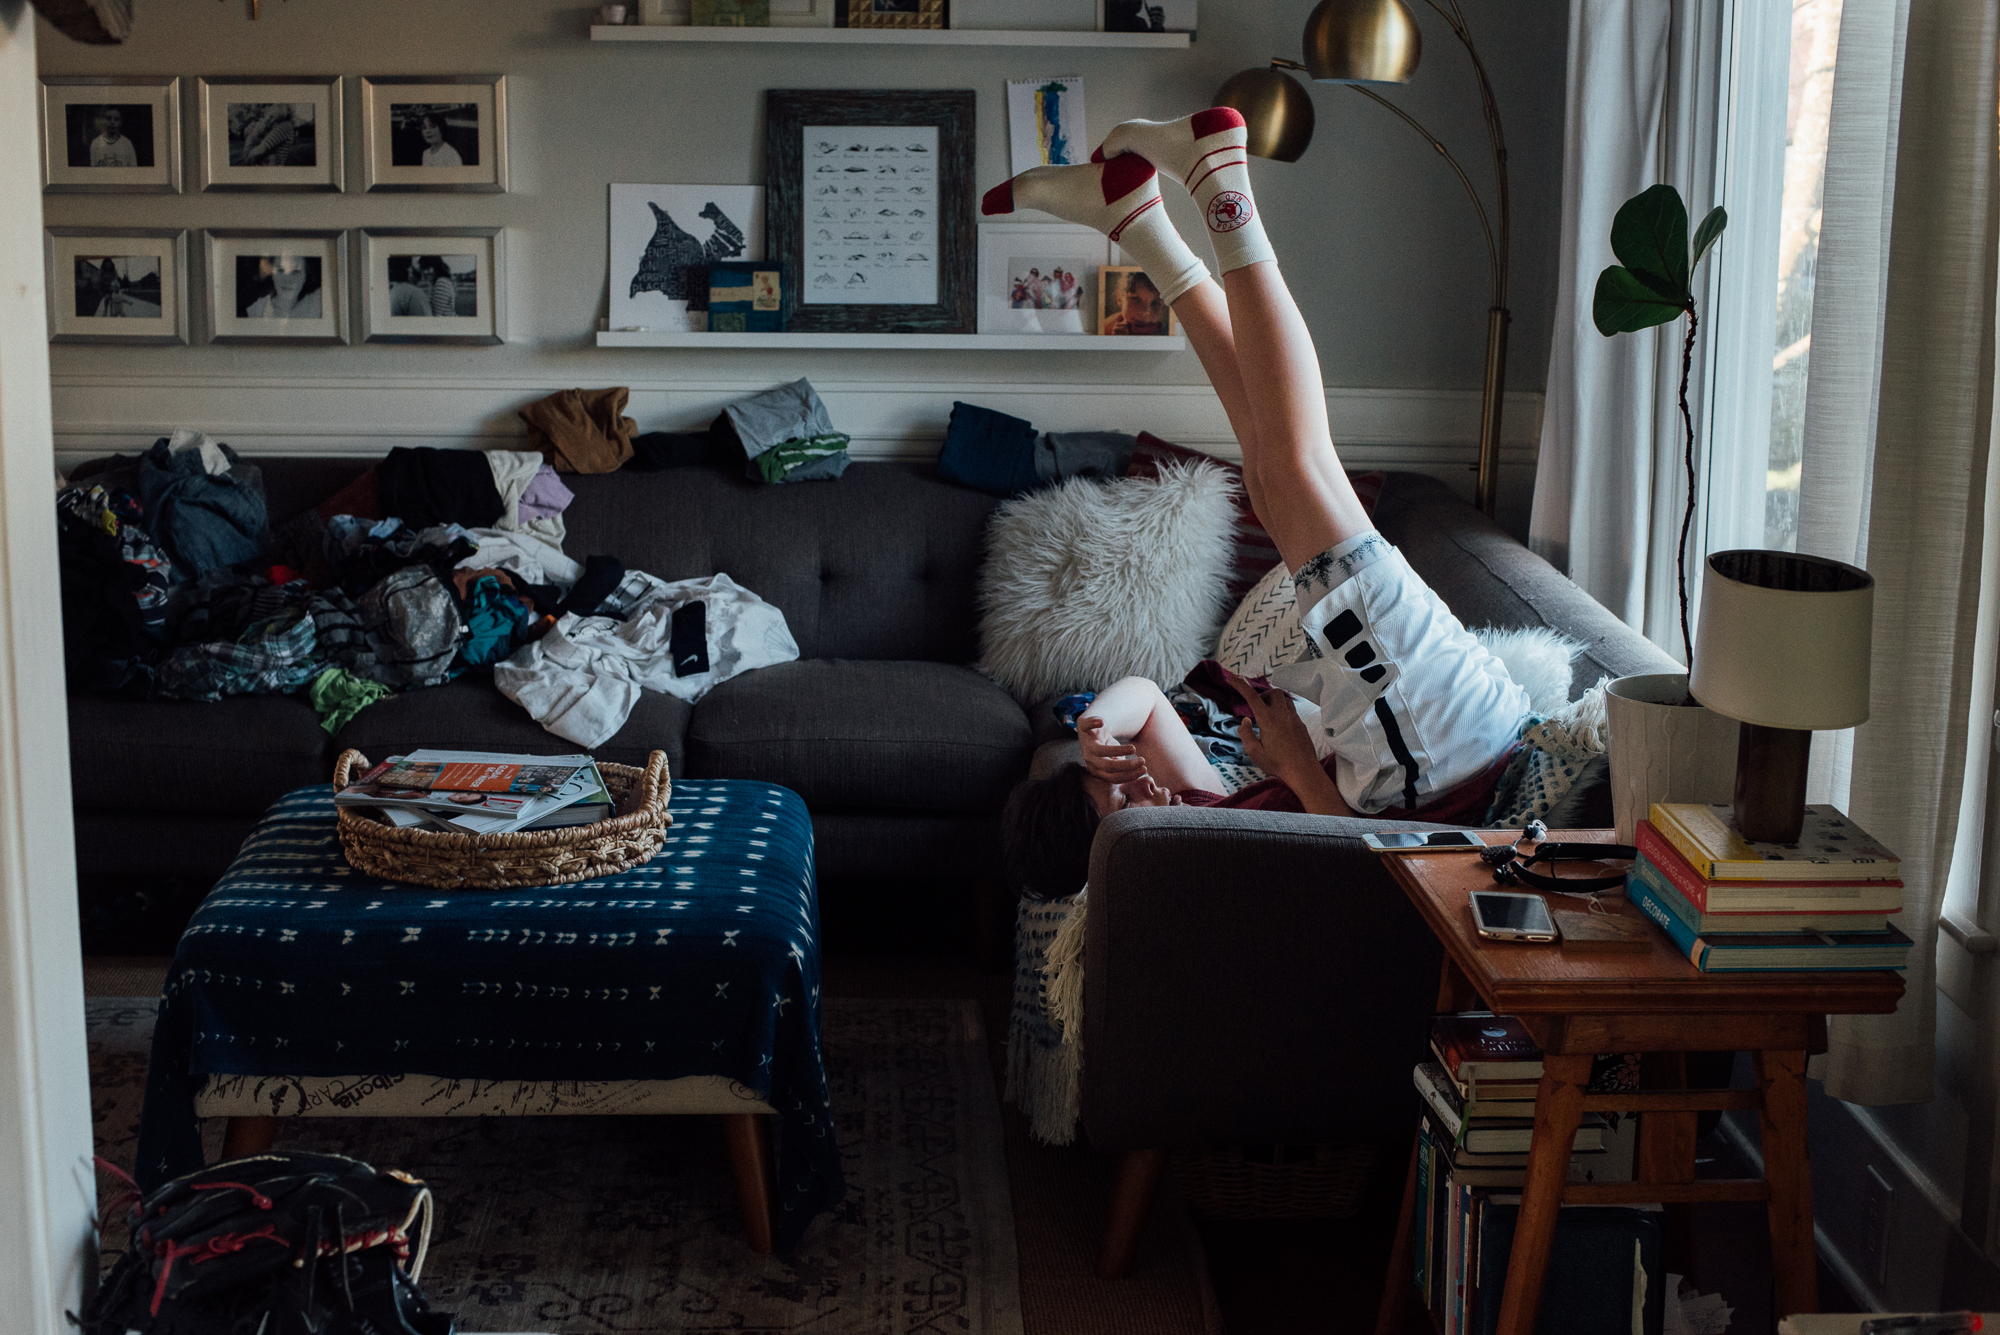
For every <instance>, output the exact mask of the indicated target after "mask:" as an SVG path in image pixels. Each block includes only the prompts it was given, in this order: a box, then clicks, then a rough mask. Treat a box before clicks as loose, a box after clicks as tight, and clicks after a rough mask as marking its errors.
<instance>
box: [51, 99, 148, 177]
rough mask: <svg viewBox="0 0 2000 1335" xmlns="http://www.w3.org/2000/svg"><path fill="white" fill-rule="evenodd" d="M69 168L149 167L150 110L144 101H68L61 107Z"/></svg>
mask: <svg viewBox="0 0 2000 1335" xmlns="http://www.w3.org/2000/svg"><path fill="white" fill-rule="evenodd" d="M63 114H64V116H65V118H66V120H67V123H68V127H69V144H68V149H69V165H70V166H72V167H96V168H102V167H113V168H128V167H150V166H152V165H153V108H152V106H151V104H149V103H146V102H72V103H70V104H69V105H68V106H66V107H64V108H63Z"/></svg>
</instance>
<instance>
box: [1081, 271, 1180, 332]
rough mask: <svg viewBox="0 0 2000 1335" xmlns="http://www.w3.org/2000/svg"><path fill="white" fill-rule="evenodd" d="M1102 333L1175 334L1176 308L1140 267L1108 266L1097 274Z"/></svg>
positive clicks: (1098, 327) (1099, 330) (1099, 322)
mask: <svg viewBox="0 0 2000 1335" xmlns="http://www.w3.org/2000/svg"><path fill="white" fill-rule="evenodd" d="M1097 292H1098V303H1099V305H1098V326H1097V332H1098V333H1100V334H1133V335H1152V334H1171V333H1174V332H1176V328H1177V326H1176V323H1175V321H1174V312H1173V308H1172V307H1170V306H1168V305H1167V303H1166V302H1165V301H1164V300H1162V299H1161V297H1160V289H1159V287H1158V286H1157V285H1155V284H1154V282H1153V280H1152V279H1150V278H1148V277H1147V276H1146V271H1145V270H1144V269H1141V268H1140V267H1139V266H1138V265H1136V264H1107V265H1105V266H1104V267H1103V268H1101V269H1099V270H1098V271H1097Z"/></svg>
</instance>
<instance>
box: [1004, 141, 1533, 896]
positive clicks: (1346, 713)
mask: <svg viewBox="0 0 2000 1335" xmlns="http://www.w3.org/2000/svg"><path fill="white" fill-rule="evenodd" d="M1244 141H1245V134H1244V127H1243V118H1242V116H1241V115H1239V114H1238V113H1237V112H1235V111H1234V110H1232V109H1230V108H1228V107H1215V108H1212V109H1210V110H1208V111H1200V112H1196V113H1195V114H1194V115H1192V116H1188V117H1185V118H1183V119H1181V120H1178V121H1167V122H1157V121H1127V122H1126V123H1125V124H1123V125H1120V126H1119V127H1118V128H1117V129H1115V130H1113V131H1112V132H1111V134H1110V135H1109V137H1107V138H1106V139H1105V141H1104V146H1103V147H1102V148H1101V149H1099V150H1098V152H1097V153H1096V154H1094V155H1093V158H1092V161H1090V162H1088V163H1084V164H1080V165H1078V166H1074V167H1036V168H1034V169H1032V170H1030V171H1026V172H1023V173H1021V174H1020V175H1019V176H1016V177H1014V178H1013V179H1012V180H1011V181H1008V182H1005V183H1004V184H1002V185H1000V186H997V187H995V188H994V189H993V190H991V191H989V192H987V195H986V198H985V201H984V203H983V205H982V208H983V211H984V212H986V213H988V214H995V213H1010V212H1012V211H1013V210H1014V208H1015V207H1016V206H1017V204H1018V205H1021V206H1026V207H1031V208H1037V209H1042V210H1044V211H1046V212H1049V213H1053V214H1056V215H1057V216H1058V217H1061V218H1064V219H1066V220H1068V221H1070V222H1076V223H1083V224H1086V225H1089V226H1093V227H1096V228H1097V229H1098V230H1100V231H1102V232H1104V233H1105V234H1106V235H1107V236H1109V237H1110V238H1111V239H1112V240H1113V241H1116V242H1118V243H1119V244H1120V245H1121V246H1123V247H1124V248H1125V250H1126V252H1127V253H1128V254H1130V255H1131V256H1132V258H1133V261H1134V262H1135V263H1137V264H1139V265H1141V266H1142V267H1143V268H1144V269H1145V271H1146V273H1147V274H1148V275H1149V276H1150V277H1152V278H1154V279H1155V280H1157V285H1158V287H1159V290H1160V295H1161V297H1162V298H1163V299H1164V300H1165V301H1166V302H1167V303H1168V304H1169V305H1171V306H1172V307H1173V310H1174V314H1175V315H1176V316H1178V317H1179V319H1180V324H1181V329H1182V331H1183V332H1184V333H1185V334H1186V335H1187V339H1188V342H1189V343H1190V344H1191V345H1192V346H1193V348H1194V350H1195V353H1196V355H1197V356H1198V357H1200V358H1201V363H1202V368H1203V369H1204V370H1205V371H1207V373H1208V378H1209V382H1210V384H1212V385H1213V386H1214V388H1215V392H1216V395H1217V397H1219V398H1220V399H1221V400H1222V405H1223V408H1224V410H1225V411H1226V412H1227V413H1228V416H1229V423H1230V427H1231V429H1232V430H1233V431H1234V433H1235V435H1236V439H1237V442H1238V443H1239V444H1240V445H1241V447H1242V450H1243V481H1244V486H1245V488H1246V489H1247V490H1248V492H1249V494H1250V502H1251V505H1252V506H1253V507H1254V508H1255V509H1256V512H1257V516H1258V518H1259V519H1260V520H1261V521H1262V522H1263V524H1264V527H1265V528H1266V529H1267V530H1268V531H1269V532H1270V534H1271V536H1272V538H1273V539H1274V540H1275V541H1276V542H1277V545H1278V550H1279V553H1280V554H1281V555H1282V556H1283V557H1284V561H1285V565H1286V567H1287V568H1288V569H1289V570H1291V572H1292V577H1293V581H1294V583H1295V584H1296V586H1297V590H1298V602H1297V611H1296V615H1297V616H1298V617H1299V618H1300V624H1301V628H1302V629H1303V630H1304V631H1305V638H1306V641H1307V644H1306V650H1305V653H1304V656H1303V657H1302V658H1301V659H1300V661H1299V662H1297V663H1294V664H1290V665H1287V666H1285V667H1281V668H1278V669H1276V670H1274V671H1273V672H1272V674H1271V678H1270V680H1271V682H1272V684H1273V685H1274V686H1277V687H1281V688H1283V689H1281V690H1273V691H1269V692H1264V691H1259V690H1256V689H1254V688H1252V687H1251V686H1250V685H1249V684H1247V683H1245V682H1243V681H1242V680H1241V679H1240V678H1238V679H1235V680H1233V681H1232V682H1231V684H1232V685H1233V686H1234V687H1235V688H1236V690H1237V691H1238V693H1239V694H1241V695H1242V696H1243V699H1244V702H1245V703H1246V704H1247V705H1248V706H1249V708H1250V710H1251V718H1250V719H1249V720H1248V721H1246V722H1245V724H1244V725H1243V727H1242V728H1241V730H1240V735H1241V737H1242V741H1243V746H1244V750H1245V752H1246V754H1247V755H1248V756H1249V758H1250V760H1251V761H1252V762H1253V763H1254V764H1256V765H1257V766H1258V767H1259V768H1261V769H1263V770H1264V771H1265V772H1266V773H1268V774H1271V775H1273V776H1274V778H1273V779H1271V780H1269V781H1267V782H1265V783H1262V784H1253V785H1251V787H1249V788H1246V789H1244V790H1242V791H1241V792H1238V793H1235V794H1232V795H1231V796H1229V797H1223V796H1221V791H1222V789H1223V787H1224V786H1225V785H1224V784H1223V783H1222V780H1221V777H1220V776H1219V775H1218V774H1217V773H1216V771H1215V768H1214V767H1213V766H1212V765H1210V764H1209V763H1208V759H1207V757H1206V756H1205V755H1203V754H1202V752H1201V749H1200V748H1199V747H1198V746H1197V745H1196V744H1195V743H1194V741H1193V739H1192V738H1191V737H1190V736H1189V735H1188V732H1187V729H1186V727H1185V725H1183V724H1182V723H1181V721H1180V718H1179V716H1178V715H1177V714H1175V712H1174V710H1173V708H1172V706H1170V705H1169V704H1168V703H1167V701H1166V698H1165V696H1164V695H1162V694H1161V692H1160V689H1159V687H1158V686H1156V685H1154V684H1153V683H1152V682H1149V681H1146V680H1144V679H1142V678H1137V677H1128V678H1126V679H1125V680H1123V681H1120V682H1118V683H1116V684H1115V685H1113V686H1112V687H1110V688H1109V689H1107V690H1106V691H1104V692H1103V693H1101V694H1100V695H1099V696H1098V697H1097V699H1096V701H1095V702H1094V703H1093V704H1092V705H1091V707H1090V709H1089V710H1087V711H1086V712H1085V713H1084V715H1083V716H1082V717H1081V718H1079V719H1078V720H1077V734H1078V736H1079V738H1080V739H1081V740H1082V746H1083V757H1084V760H1083V764H1081V765H1074V764H1073V765H1069V766H1066V767H1065V768H1064V769H1063V770H1062V771H1060V772H1058V773H1057V774H1056V775H1054V776H1053V777H1051V778H1049V779H1043V780H1030V781H1028V782H1027V783H1024V784H1022V785H1020V786H1019V787H1018V788H1016V789H1015V791H1014V794H1013V796H1012V797H1011V798H1010V799H1009V801H1008V804H1007V812H1006V815H1005V817H1004V819H1003V827H1004V832H1005V837H1006V841H1007V845H1008V850H1009V856H1010V858H1011V859H1012V860H1013V861H1014V863H1015V865H1016V867H1017V869H1018V871H1019V872H1020V874H1021V876H1022V877H1023V878H1024V879H1025V880H1026V881H1027V883H1028V884H1030V885H1031V886H1033V887H1035V888H1036V889H1037V890H1038V891H1039V892H1041V893H1046V894H1068V893H1070V892H1072V891H1073V890H1075V889H1077V888H1078V887H1080V886H1082V884H1083V882H1084V879H1085V876H1086V874H1087V872H1088V868H1089V859H1090V842H1091V839H1092V837H1094V835H1095V833H1096V828H1097V823H1098V821H1099V820H1100V819H1101V818H1103V817H1104V816H1107V815H1109V814H1111V813H1112V812H1114V811H1118V810H1121V809H1123V808H1124V807H1127V806H1160V805H1168V804H1174V803H1185V804H1187V805H1207V806H1236V807H1254V808H1259V809H1265V810H1289V811H1303V812H1309V813H1312V814H1315V815H1326V816H1346V815H1366V816H1383V817H1387V818H1389V819H1397V820H1420V819H1428V820H1442V821H1447V822H1464V821H1468V820H1477V819H1478V817H1479V816H1480V815H1481V814H1483V813H1484V811H1485V810H1486V805H1487V800H1488V798H1489V797H1490V796H1491V794H1492V791H1493V787H1494V784H1495V783H1496V782H1497V781H1498V779H1499V776H1500V772H1501V769H1502V768H1503V767H1504V765H1505V762H1506V759H1507V754H1508V752H1509V750H1510V748H1511V747H1512V745H1513V743H1514V741H1515V739H1516V737H1517V735H1518V733H1519V730H1520V726H1521V723H1522V721H1523V719H1525V718H1526V716H1527V714H1528V695H1527V692H1526V691H1524V690H1523V689H1522V688H1521V687H1520V686H1518V685H1516V684H1515V683H1514V681H1513V680H1512V679H1511V678H1510V677H1509V676H1508V675H1507V671H1506V669H1505V667H1503V666H1502V665H1501V663H1500V661H1499V660H1498V659H1497V658H1495V657H1494V656H1493V655H1492V654H1491V653H1489V652H1487V650H1486V649H1485V648H1483V647H1482V646H1481V645H1480V644H1479V643H1478V641H1476V640H1475V639H1474V638H1473V637H1472V636H1471V635H1470V634H1468V633H1467V632H1466V630H1465V628H1464V627H1463V626H1461V625H1459V623H1458V621H1457V619H1456V618H1455V617H1453V616H1452V614H1451V612H1450V610H1449V609H1447V608H1446V607H1445V605H1444V603H1443V602H1442V601H1441V600H1440V599H1439V598H1438V596H1437V595H1436V594H1435V593H1433V592H1432V591H1431V589H1430V588H1429V587H1428V586H1427V585H1426V584H1424V582H1423V581H1422V580H1421V579H1419V578H1418V577H1417V575H1416V573H1415V572H1414V571H1412V570H1411V569H1410V567H1409V564H1408V563H1407V562H1406V561H1405V560H1404V559H1403V556H1402V554H1401V553H1400V552H1398V551H1397V550H1396V549H1395V548H1394V547H1392V546H1391V545H1390V544H1389V543H1388V542H1387V541H1386V540H1385V539H1384V538H1383V537H1382V535H1381V534H1379V533H1377V532H1376V531H1375V529H1374V527H1373V526H1372V525H1371V524H1370V522H1369V520H1368V516H1367V514H1366V512H1365V511H1363V509H1362V508H1361V502H1360V499H1359V498H1358V497H1356V495H1355V494H1354V488H1353V486H1352V484H1350V483H1349V481H1348V479H1347V473H1346V470H1345V469H1343V468H1342V467H1341V463H1340V458H1339V456H1338V455H1337V454H1336V453H1335V452H1334V448H1333V437H1332V434H1331V432H1330V430H1329V428H1328V425H1327V417H1326V391H1325V389H1324V386H1323V381H1322V379H1321V375H1320V367H1319V358H1318V356H1317V355H1316V354H1315V353H1314V351H1313V346H1312V338H1311V336H1310V335H1309V334H1308V332H1307V330H1306V326H1305V321H1304V320H1303V319H1302V318H1301V317H1300V315H1299V311H1298V307H1297V306H1296V305H1295V304H1294V303H1293V301H1292V297H1291V293H1290V291H1289V290H1288V289H1287V288H1286V286H1285V282H1284V279H1283V277H1282V276H1281V275H1280V274H1279V272H1278V265H1277V260H1276V257H1275V256H1274V255H1273V253H1272V251H1271V246H1270V243H1269V241H1268V240H1267V239H1266V238H1265V235H1264V225H1263V223H1262V222H1261V221H1260V220H1259V219H1258V217H1257V211H1256V207H1255V204H1254V202H1253V201H1252V199H1251V194H1250V172H1249V166H1248V162H1249V157H1248V154H1247V152H1246V151H1245V149H1244ZM1162 175H1164V176H1166V177H1168V178H1169V179H1171V180H1173V181H1175V182H1176V183H1178V184H1180V185H1181V186H1183V187H1185V188H1186V189H1187V190H1188V192H1189V193H1190V194H1191V195H1193V197H1194V202H1195V204H1196V205H1197V206H1198V207H1199V208H1200V210H1201V214H1202V217H1203V219H1204V220H1205V222H1206V223H1207V226H1208V233H1209V243H1210V245H1211V247H1212V248H1213V250H1214V253H1215V259H1216V270H1217V272H1218V273H1219V274H1220V275H1221V280H1222V281H1221V283H1220V285H1218V284H1217V283H1216V281H1215V280H1214V279H1211V278H1210V277H1209V275H1208V270H1207V268H1206V267H1205V266H1204V265H1203V264H1202V262H1201V261H1200V260H1199V259H1197V258H1196V257H1195V255H1194V253H1193V252H1192V251H1191V250H1189V249H1188V247H1187V244H1186V243H1185V242H1184V241H1182V240H1181V237H1180V235H1179V233H1177V232H1176V231H1175V230H1174V228H1173V224H1172V223H1171V222H1169V221H1168V219H1167V215H1166V210H1165V209H1164V208H1162V207H1161V206H1160V205H1161V200H1160V185H1159V177H1160V176H1162ZM1286 691H1290V692H1292V693H1295V694H1298V695H1300V696H1304V697H1306V698H1308V699H1311V700H1313V701H1316V702H1317V703H1318V705H1319V708H1320V718H1321V725H1322V726H1323V727H1324V728H1325V729H1326V732H1327V735H1328V738H1329V739H1330V740H1331V742H1332V747H1333V749H1332V752H1331V754H1329V755H1328V756H1327V758H1326V760H1325V762H1324V763H1322V762H1321V761H1320V760H1318V759H1317V758H1316V757H1315V755H1314V748H1313V742H1312V738H1311V736H1310V735H1309V734H1308V733H1307V731H1306V728H1305V725H1304V724H1303V723H1302V722H1301V721H1300V719H1299V716H1298V713H1297V711H1296V710H1295V709H1294V708H1293V707H1292V704H1291V701H1290V699H1289V698H1288V696H1287V695H1286V694H1285V692H1286Z"/></svg>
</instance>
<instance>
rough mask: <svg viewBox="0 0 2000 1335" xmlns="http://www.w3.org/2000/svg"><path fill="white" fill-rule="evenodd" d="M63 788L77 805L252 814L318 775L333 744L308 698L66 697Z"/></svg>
mask: <svg viewBox="0 0 2000 1335" xmlns="http://www.w3.org/2000/svg"><path fill="white" fill-rule="evenodd" d="M69 766H70V790H71V794H72V797H73V800H74V801H75V803H76V805H77V806H78V807H79V808H82V809H86V810H88V809H93V808H95V809H98V810H109V811H175V812H186V813H190V814H200V815H215V816H232V815H247V816H254V815H257V814H258V813H260V812H262V811H263V810H264V808H265V807H267V806H269V805H271V803H273V802H275V801H276V800H277V799H278V798H280V797H282V796H283V795H284V794H286V793H288V792H290V791H291V790H292V789H294V788H298V787H302V786H304V785H305V784H309V783H325V782H326V781H327V779H328V778H330V777H331V775H332V752H331V751H330V750H329V749H328V746H327V736H326V732H325V730H324V729H322V728H321V727H320V726H319V716H318V715H317V714H315V713H313V711H312V706H310V705H308V704H306V703H305V702H304V701H303V700H301V699H299V698H297V697H295V696H289V695H235V696H231V697H229V698H228V699H226V700H219V701H216V702H214V703H209V702H206V701H200V700H127V699H122V698H118V697H114V696H106V695H86V694H76V695H72V696H70V699H69Z"/></svg>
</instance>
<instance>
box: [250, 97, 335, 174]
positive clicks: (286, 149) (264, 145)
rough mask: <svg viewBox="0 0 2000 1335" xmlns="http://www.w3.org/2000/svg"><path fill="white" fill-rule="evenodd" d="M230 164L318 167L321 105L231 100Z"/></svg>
mask: <svg viewBox="0 0 2000 1335" xmlns="http://www.w3.org/2000/svg"><path fill="white" fill-rule="evenodd" d="M228 105H229V165H230V166H232V167H316V166H318V165H319V136H318V133H317V127H316V125H315V124H314V121H315V119H316V117H317V116H318V110H319V109H318V108H317V107H316V106H314V105H313V104H312V103H311V102H231V103H229V104H228Z"/></svg>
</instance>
